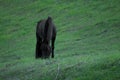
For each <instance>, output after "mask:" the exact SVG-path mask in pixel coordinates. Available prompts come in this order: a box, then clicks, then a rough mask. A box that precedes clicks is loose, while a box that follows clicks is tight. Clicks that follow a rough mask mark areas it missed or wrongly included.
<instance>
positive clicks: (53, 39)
mask: <svg viewBox="0 0 120 80" xmlns="http://www.w3.org/2000/svg"><path fill="white" fill-rule="evenodd" d="M55 39H56V37H53V38H52V58H54V43H55Z"/></svg>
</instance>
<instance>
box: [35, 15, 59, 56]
mask: <svg viewBox="0 0 120 80" xmlns="http://www.w3.org/2000/svg"><path fill="white" fill-rule="evenodd" d="M56 33H57V32H56V27H55V25H54V24H53V22H52V18H51V17H48V19H47V20H41V21H39V22H38V23H37V28H36V38H37V43H36V55H35V57H36V58H49V56H50V55H51V51H52V58H54V43H55V39H56ZM50 41H51V42H50ZM50 43H51V45H50ZM51 47H52V48H51Z"/></svg>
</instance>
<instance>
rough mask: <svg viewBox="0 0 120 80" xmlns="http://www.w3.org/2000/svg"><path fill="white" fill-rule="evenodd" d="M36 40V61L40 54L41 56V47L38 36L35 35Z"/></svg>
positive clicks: (40, 40)
mask: <svg viewBox="0 0 120 80" xmlns="http://www.w3.org/2000/svg"><path fill="white" fill-rule="evenodd" d="M36 38H37V43H36V55H35V57H36V59H37V58H39V57H41V56H42V54H41V50H40V46H41V42H42V39H41V38H39V36H38V35H37V34H36Z"/></svg>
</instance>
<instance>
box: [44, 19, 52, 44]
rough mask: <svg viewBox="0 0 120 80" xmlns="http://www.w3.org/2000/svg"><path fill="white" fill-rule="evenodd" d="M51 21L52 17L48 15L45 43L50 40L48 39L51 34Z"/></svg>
mask: <svg viewBox="0 0 120 80" xmlns="http://www.w3.org/2000/svg"><path fill="white" fill-rule="evenodd" d="M51 22H52V18H51V17H48V18H47V20H46V22H45V28H44V34H45V36H44V42H45V43H48V42H49V41H48V40H49V39H48V35H49V29H50V27H51Z"/></svg>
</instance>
